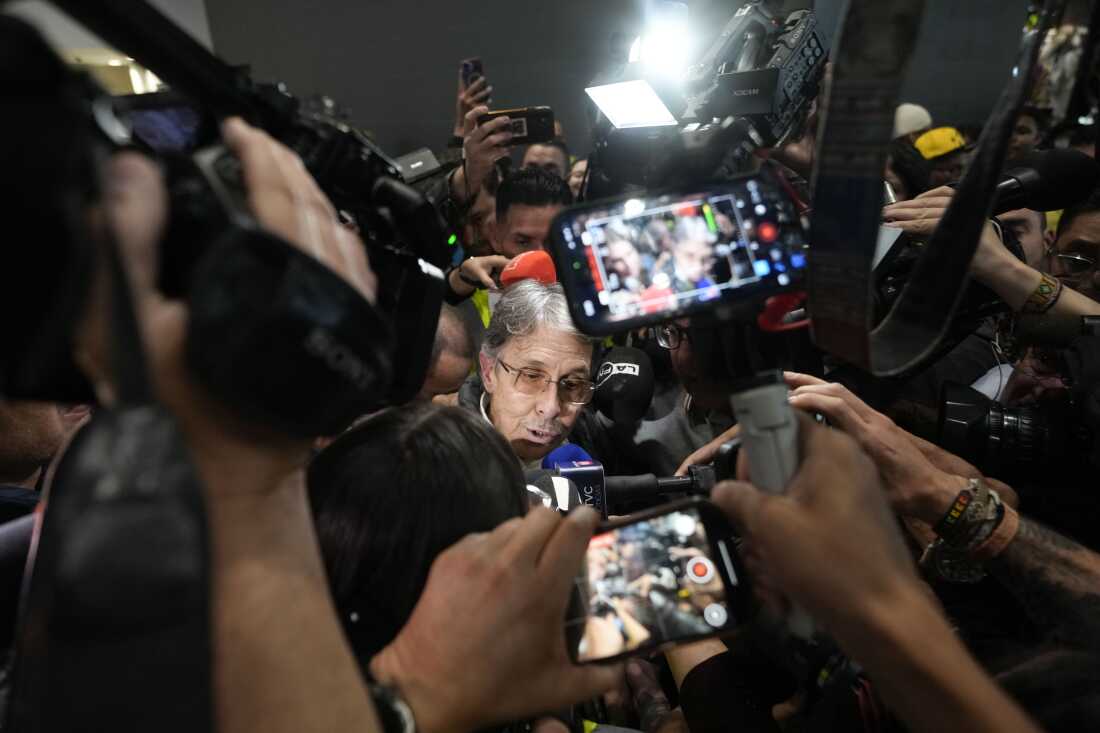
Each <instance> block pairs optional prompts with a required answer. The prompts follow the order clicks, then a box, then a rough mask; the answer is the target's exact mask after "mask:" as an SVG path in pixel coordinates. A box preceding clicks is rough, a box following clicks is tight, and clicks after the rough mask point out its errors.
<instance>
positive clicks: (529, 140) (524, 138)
mask: <svg viewBox="0 0 1100 733" xmlns="http://www.w3.org/2000/svg"><path fill="white" fill-rule="evenodd" d="M497 117H508V118H509V119H511V121H512V142H511V143H509V144H510V145H532V144H534V143H545V142H549V141H551V140H553V139H554V110H552V109H550V108H549V107H519V108H517V109H502V110H498V111H495V112H490V113H489V114H487V115H482V116H481V117H478V118H477V124H478V125H484V124H485V123H486V122H489V121H490V120H495V119H496V118H497Z"/></svg>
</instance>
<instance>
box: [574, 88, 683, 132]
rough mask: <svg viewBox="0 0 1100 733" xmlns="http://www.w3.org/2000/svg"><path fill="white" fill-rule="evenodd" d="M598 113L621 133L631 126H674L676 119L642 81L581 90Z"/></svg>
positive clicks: (651, 89) (655, 93)
mask: <svg viewBox="0 0 1100 733" xmlns="http://www.w3.org/2000/svg"><path fill="white" fill-rule="evenodd" d="M584 91H585V93H586V94H588V96H589V97H591V98H592V101H593V102H595V103H596V106H597V107H599V108H600V111H601V112H603V113H604V115H606V116H607V119H609V120H611V124H612V125H614V126H615V127H617V128H619V129H620V130H622V129H626V128H630V127H663V126H666V125H675V124H676V118H675V117H673V116H672V113H671V112H669V111H668V107H666V106H665V104H664V102H662V101H661V98H660V97H659V96H657V92H655V91H653V87H651V86H650V85H649V82H647V81H644V80H642V79H637V80H635V81H622V82H618V83H616V84H604V85H602V86H598V87H589V88H588V89H585V90H584Z"/></svg>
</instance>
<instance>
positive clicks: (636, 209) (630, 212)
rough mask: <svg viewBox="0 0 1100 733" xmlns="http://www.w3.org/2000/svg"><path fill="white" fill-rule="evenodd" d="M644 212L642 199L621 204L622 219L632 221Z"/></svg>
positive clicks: (628, 200)
mask: <svg viewBox="0 0 1100 733" xmlns="http://www.w3.org/2000/svg"><path fill="white" fill-rule="evenodd" d="M644 211H645V201H643V200H642V199H627V200H626V203H624V204H623V218H624V219H633V218H634V217H635V216H638V215H639V214H642V213H643V212H644Z"/></svg>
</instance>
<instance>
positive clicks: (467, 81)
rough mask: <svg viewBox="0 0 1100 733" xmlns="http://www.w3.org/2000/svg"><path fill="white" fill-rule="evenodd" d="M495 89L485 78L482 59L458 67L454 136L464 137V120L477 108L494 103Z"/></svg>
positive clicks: (466, 61)
mask: <svg viewBox="0 0 1100 733" xmlns="http://www.w3.org/2000/svg"><path fill="white" fill-rule="evenodd" d="M492 97H493V87H492V86H490V85H489V80H488V79H487V78H486V77H485V69H484V67H483V66H482V63H481V59H479V58H472V59H465V60H464V61H463V62H462V63H461V64H460V65H459V67H458V93H457V95H456V97H455V122H454V136H455V137H463V136H464V132H463V131H464V127H465V126H464V120H465V119H466V115H467V114H468V113H469V112H470V110H472V109H473V108H475V107H478V106H480V105H486V106H487V105H488V104H489V103H490V102H491V101H492Z"/></svg>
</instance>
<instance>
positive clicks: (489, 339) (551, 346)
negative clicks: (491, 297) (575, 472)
mask: <svg viewBox="0 0 1100 733" xmlns="http://www.w3.org/2000/svg"><path fill="white" fill-rule="evenodd" d="M592 350H593V342H592V341H591V340H590V339H588V338H586V337H585V336H584V335H582V334H581V333H580V332H579V331H577V329H576V328H575V327H574V326H573V321H572V319H571V318H570V316H569V306H568V304H567V303H566V300H565V293H564V292H563V291H562V288H561V285H558V284H557V283H554V284H551V285H545V284H543V283H541V282H539V281H537V280H521V281H520V282H518V283H515V284H514V285H511V286H509V287H508V288H507V289H506V290H505V291H504V293H503V295H502V296H501V299H500V302H499V303H497V307H496V310H494V311H493V317H492V320H491V321H490V322H489V328H488V330H487V331H486V333H485V339H484V341H483V343H482V347H481V353H480V356H479V360H480V381H479V380H478V379H473V378H472V379H470V380H467V382H466V384H465V385H464V387H463V389H462V392H461V393H460V395H459V404H461V405H462V406H464V407H466V408H468V409H474V410H479V411H480V412H481V414H482V415H483V416H484V417H485V419H486V420H488V421H489V422H490V423H492V425H493V427H494V428H496V429H497V431H498V432H499V433H500V434H501V435H503V436H504V438H505V439H506V440H507V441H508V443H509V444H510V445H511V446H512V450H513V451H514V452H515V454H516V456H517V458H518V459H519V460H520V462H521V463H523V464H524V466H525V467H527V468H537V467H538V466H539V464H540V462H541V461H542V459H543V458H544V457H546V456H547V455H548V454H549V453H550V452H551V451H552V450H554V449H555V448H557V447H558V446H560V445H561V444H562V443H564V442H565V440H566V438H567V436H568V435H569V432H570V430H572V428H573V426H574V424H575V423H576V421H577V418H578V416H579V415H580V414H581V411H582V409H583V408H584V405H586V404H587V403H589V402H590V401H591V400H592V396H593V393H594V392H595V385H594V384H593V382H592V379H591V374H592Z"/></svg>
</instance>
